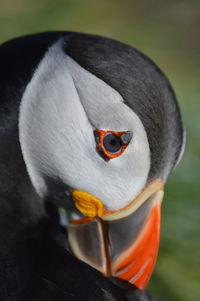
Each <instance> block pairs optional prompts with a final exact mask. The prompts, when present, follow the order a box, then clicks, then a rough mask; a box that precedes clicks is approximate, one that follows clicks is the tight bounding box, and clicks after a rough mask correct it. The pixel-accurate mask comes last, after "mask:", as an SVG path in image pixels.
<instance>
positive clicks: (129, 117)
mask: <svg viewBox="0 0 200 301" xmlns="http://www.w3.org/2000/svg"><path fill="white" fill-rule="evenodd" d="M108 72H109V70H108ZM111 76H112V74H111ZM94 128H98V129H101V130H114V131H126V130H128V131H132V132H133V138H132V140H131V142H130V144H129V145H128V147H127V149H126V150H125V151H124V153H123V154H122V155H121V156H119V157H117V158H115V159H112V160H110V161H108V162H106V161H104V160H103V159H102V158H101V157H100V156H99V154H98V153H97V151H96V143H95V139H94V133H93V130H94ZM19 133H20V143H21V148H22V152H23V156H24V160H25V163H26V166H27V170H28V173H29V175H30V178H31V180H32V182H33V185H34V186H35V188H36V190H37V192H38V193H39V194H40V195H41V196H44V195H45V194H46V193H47V187H46V184H45V180H44V179H45V176H46V175H48V176H50V177H52V178H54V177H59V178H61V179H62V181H63V182H64V183H66V185H67V186H70V187H71V188H73V189H80V190H84V191H87V192H90V193H92V194H93V195H95V196H97V197H98V198H100V199H101V200H102V201H103V203H104V204H105V206H106V207H107V208H108V209H111V210H113V209H118V208H121V207H123V206H125V205H126V204H127V203H128V202H130V201H131V200H132V199H133V198H134V197H135V196H136V194H137V193H138V192H139V191H140V190H141V189H142V188H143V187H144V186H145V184H146V180H147V176H148V173H149V168H150V151H149V144H148V140H147V135H146V132H145V129H144V127H143V125H142V123H141V121H140V119H139V118H138V116H137V115H136V114H135V113H134V112H133V111H132V110H131V109H130V108H129V107H128V106H127V105H126V104H125V103H124V102H123V99H122V97H121V96H120V94H119V93H118V92H117V91H116V90H114V89H113V88H111V87H110V86H109V85H107V84H106V83H105V82H103V81H102V80H101V79H99V78H97V77H96V76H94V75H92V74H91V73H89V72H88V71H87V70H85V69H83V68H82V67H81V66H80V65H78V64H77V63H76V62H75V61H74V60H73V59H72V58H70V57H69V56H67V55H66V54H65V53H64V51H63V50H62V44H61V42H60V41H59V42H58V43H56V44H55V45H53V46H52V47H51V48H50V49H49V51H48V52H47V53H46V55H45V57H44V58H43V60H42V61H41V63H40V64H39V66H38V68H37V70H36V71H35V74H34V76H33V78H32V80H31V81H30V83H29V84H28V86H27V88H26V90H25V93H24V95H23V98H22V102H21V107H20V117H19Z"/></svg>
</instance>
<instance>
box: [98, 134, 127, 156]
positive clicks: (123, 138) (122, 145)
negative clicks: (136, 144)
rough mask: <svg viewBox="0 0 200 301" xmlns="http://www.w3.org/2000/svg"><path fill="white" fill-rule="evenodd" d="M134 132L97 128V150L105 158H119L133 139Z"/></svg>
mask: <svg viewBox="0 0 200 301" xmlns="http://www.w3.org/2000/svg"><path fill="white" fill-rule="evenodd" d="M132 136H133V134H132V132H130V131H126V132H114V131H103V130H98V129H96V130H95V131H94V137H95V140H96V147H97V151H98V153H99V155H100V156H102V157H103V158H104V160H106V161H108V160H110V159H114V158H117V157H119V156H121V155H122V154H123V152H124V151H125V149H126V147H127V146H128V144H129V142H130V141H131V139H132Z"/></svg>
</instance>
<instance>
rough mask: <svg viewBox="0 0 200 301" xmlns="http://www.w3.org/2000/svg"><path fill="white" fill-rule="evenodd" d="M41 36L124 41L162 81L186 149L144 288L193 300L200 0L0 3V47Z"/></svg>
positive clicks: (198, 273)
mask: <svg viewBox="0 0 200 301" xmlns="http://www.w3.org/2000/svg"><path fill="white" fill-rule="evenodd" d="M45 30H74V31H81V32H88V33H96V34H101V35H105V36H108V37H112V38H115V39H117V40H120V41H122V42H125V43H128V44H130V45H133V46H134V47H136V48H138V49H139V50H141V51H142V52H144V53H145V54H147V55H148V56H149V57H150V58H151V59H153V60H154V61H155V62H156V63H157V64H158V65H159V66H160V68H161V69H162V70H163V71H164V72H165V74H166V75H167V76H168V78H169V79H170V81H171V83H172V85H173V87H174V89H175V92H176V95H177V98H178V100H179V104H180V107H181V110H182V115H183V120H184V124H185V128H186V132H187V144H186V151H185V154H184V157H183V160H182V161H181V163H180V164H179V166H178V168H177V169H176V171H175V172H174V174H173V175H172V176H171V178H170V179H169V181H168V184H167V187H166V194H165V200H164V203H163V221H162V232H161V247H160V252H159V257H158V262H157V266H156V269H155V272H154V275H153V277H152V279H151V281H150V284H149V287H148V288H149V291H150V292H151V293H152V294H153V295H154V296H155V297H156V298H157V300H158V301H169V300H170V301H200V200H199V198H200V180H199V176H200V173H199V170H200V139H199V138H200V125H199V124H200V123H199V120H200V118H199V111H200V100H199V97H200V1H198V0H187V1H184V0H183V1H178V0H167V1H166V0H159V1H158V0H144V1H139V0H137V1H131V0H124V1H120V0H107V1H106V0H99V1H98V0H14V1H11V0H6V1H3V0H0V42H4V41H6V40H8V39H10V38H13V37H16V36H20V35H24V34H29V33H34V32H39V31H45Z"/></svg>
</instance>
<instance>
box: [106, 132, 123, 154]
mask: <svg viewBox="0 0 200 301" xmlns="http://www.w3.org/2000/svg"><path fill="white" fill-rule="evenodd" d="M103 145H104V147H105V149H106V150H107V151H108V152H109V153H114V154H115V153H118V152H120V151H121V149H122V144H121V139H120V138H119V137H117V136H116V135H114V134H112V133H108V134H106V135H105V137H104V139H103Z"/></svg>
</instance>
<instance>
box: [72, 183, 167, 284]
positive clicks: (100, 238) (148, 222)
mask: <svg viewBox="0 0 200 301" xmlns="http://www.w3.org/2000/svg"><path fill="white" fill-rule="evenodd" d="M163 194H164V193H163V182H162V181H161V180H155V181H153V182H152V183H150V184H149V185H148V186H146V187H145V189H144V190H143V191H142V192H141V193H140V194H139V195H138V196H137V197H136V198H135V199H134V200H133V201H132V202H131V203H129V204H128V206H126V207H124V208H122V209H120V210H117V211H107V210H105V209H104V207H103V203H102V202H101V200H99V199H97V198H96V197H94V196H92V195H91V194H88V193H87V192H82V191H78V190H75V191H73V193H72V197H73V199H74V201H75V205H76V207H77V208H78V209H79V211H81V212H82V213H84V214H86V215H87V217H84V218H82V219H79V220H76V221H72V222H70V224H69V225H68V237H69V244H70V247H71V250H72V252H73V254H74V255H75V256H76V257H78V258H79V259H80V260H82V261H84V262H86V263H87V264H89V265H91V266H92V267H94V268H95V269H97V270H98V271H100V272H101V273H103V274H104V275H106V276H109V277H111V276H112V277H117V278H120V279H124V280H127V281H129V282H130V283H132V284H134V285H135V286H137V287H138V288H139V289H141V290H143V289H145V287H146V285H147V284H148V281H149V279H150V277H151V274H152V271H153V268H154V265H155V261H156V258H157V253H158V247H159V237H160V209H161V201H162V198H163Z"/></svg>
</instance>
